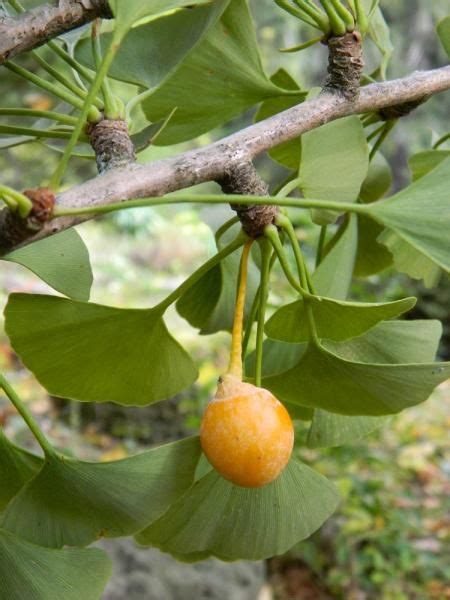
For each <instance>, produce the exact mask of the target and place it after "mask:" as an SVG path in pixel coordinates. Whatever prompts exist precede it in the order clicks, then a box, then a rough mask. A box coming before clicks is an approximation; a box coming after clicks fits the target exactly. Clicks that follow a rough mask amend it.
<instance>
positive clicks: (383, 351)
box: [307, 320, 442, 448]
mask: <svg viewBox="0 0 450 600" xmlns="http://www.w3.org/2000/svg"><path fill="white" fill-rule="evenodd" d="M441 335H442V325H441V323H440V322H439V321H431V320H430V321H389V322H385V323H380V324H379V325H377V326H376V327H374V328H373V329H372V330H371V331H369V332H368V333H366V334H365V335H363V336H361V337H359V338H354V339H353V340H350V341H348V342H344V343H332V342H327V343H326V346H327V347H328V348H330V349H331V350H333V351H334V352H336V353H338V354H339V356H341V357H343V358H347V359H348V360H359V361H364V362H371V363H380V364H383V363H391V364H395V363H397V364H401V363H408V362H416V363H420V362H425V363H426V362H432V361H433V360H434V358H435V355H436V352H437V348H438V345H439V339H440V337H441ZM386 421H387V418H386V417H363V416H362V417H349V416H343V415H338V414H335V413H331V412H328V411H325V410H321V409H316V410H315V411H314V417H313V420H312V423H311V428H310V430H309V432H308V440H307V443H308V446H309V447H311V448H319V447H328V446H340V445H342V444H347V443H351V442H353V441H354V440H356V439H358V438H361V437H363V436H365V435H367V434H369V433H371V432H372V431H374V430H375V429H378V428H379V427H382V426H383V425H384V424H385V423H386Z"/></svg>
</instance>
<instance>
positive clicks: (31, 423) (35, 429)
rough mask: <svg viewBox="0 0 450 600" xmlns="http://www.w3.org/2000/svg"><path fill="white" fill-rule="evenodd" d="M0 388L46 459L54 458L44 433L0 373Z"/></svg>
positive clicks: (54, 454)
mask: <svg viewBox="0 0 450 600" xmlns="http://www.w3.org/2000/svg"><path fill="white" fill-rule="evenodd" d="M0 388H2V389H3V391H4V392H5V394H6V395H7V396H8V398H9V399H10V401H11V403H12V404H13V405H14V406H15V407H16V409H17V412H18V413H19V414H20V416H21V417H22V419H23V420H24V421H25V423H26V424H27V426H28V428H29V429H30V431H31V433H32V434H33V435H34V437H35V438H36V441H37V442H38V444H39V446H40V447H41V448H42V450H43V451H44V454H45V455H46V456H47V457H54V456H56V450H55V449H54V448H53V446H52V445H51V443H50V442H49V441H48V439H47V438H46V437H45V435H44V433H43V432H42V430H41V428H40V427H39V425H38V424H37V422H36V420H35V419H34V417H33V415H32V414H31V413H30V411H29V410H28V408H27V407H26V406H25V404H24V403H23V402H22V400H21V399H20V397H19V396H18V394H17V393H16V392H15V390H14V389H13V387H12V386H11V385H10V384H9V383H8V381H7V380H6V378H5V377H4V376H3V375H2V374H1V373H0Z"/></svg>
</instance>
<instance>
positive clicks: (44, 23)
mask: <svg viewBox="0 0 450 600" xmlns="http://www.w3.org/2000/svg"><path fill="white" fill-rule="evenodd" d="M97 17H100V18H103V19H110V18H111V17H112V13H111V9H110V8H109V5H108V2H107V0H58V1H56V2H51V3H48V4H43V5H41V6H37V7H36V8H33V9H30V10H27V11H25V12H23V13H21V14H20V15H17V16H15V17H7V16H0V65H1V64H3V63H4V62H5V61H7V60H9V59H10V58H13V57H14V56H17V55H18V54H21V53H22V52H27V51H28V50H32V49H33V48H37V47H38V46H41V45H42V44H45V43H46V42H48V40H50V39H52V38H54V37H57V36H58V35H61V34H63V33H65V32H66V31H70V30H72V29H76V28H77V27H80V26H81V25H84V24H85V23H89V21H93V20H94V19H96V18H97Z"/></svg>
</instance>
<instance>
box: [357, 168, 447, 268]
mask: <svg viewBox="0 0 450 600" xmlns="http://www.w3.org/2000/svg"><path fill="white" fill-rule="evenodd" d="M449 186H450V158H447V159H445V160H443V161H442V162H441V163H440V164H439V165H438V166H437V167H436V168H435V169H433V170H432V171H430V172H429V173H428V175H425V176H424V177H422V178H420V179H418V180H417V181H415V182H414V183H412V184H411V185H409V186H408V187H407V188H405V189H403V190H402V191H401V192H399V193H398V194H395V195H394V196H391V197H390V198H387V199H386V200H381V201H379V202H375V203H373V204H369V205H367V210H368V214H369V215H370V216H371V217H373V218H375V219H376V220H377V221H378V222H380V223H381V224H383V225H384V226H385V227H388V228H389V229H391V230H392V231H394V232H395V233H396V234H397V235H399V236H400V237H401V238H402V239H403V240H405V241H406V242H408V243H409V244H411V246H413V247H414V248H415V249H416V250H418V251H419V252H421V253H422V254H424V255H425V256H427V257H428V258H430V259H431V260H432V261H433V262H434V263H435V264H437V265H439V266H440V267H442V268H443V269H445V270H446V271H450V244H449V243H448V232H449V231H450V199H449V193H448V190H449Z"/></svg>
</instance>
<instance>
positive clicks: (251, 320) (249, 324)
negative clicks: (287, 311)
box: [242, 285, 261, 364]
mask: <svg viewBox="0 0 450 600" xmlns="http://www.w3.org/2000/svg"><path fill="white" fill-rule="evenodd" d="M260 293H261V285H259V286H258V289H257V290H256V293H255V297H254V298H253V302H252V305H251V307H250V312H249V313H248V317H247V323H246V326H245V332H244V338H243V340H242V356H243V357H245V355H246V354H247V349H248V344H249V342H250V336H251V334H252V329H253V323H254V322H255V320H256V316H257V314H258V309H259V295H260ZM244 364H245V363H244Z"/></svg>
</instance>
